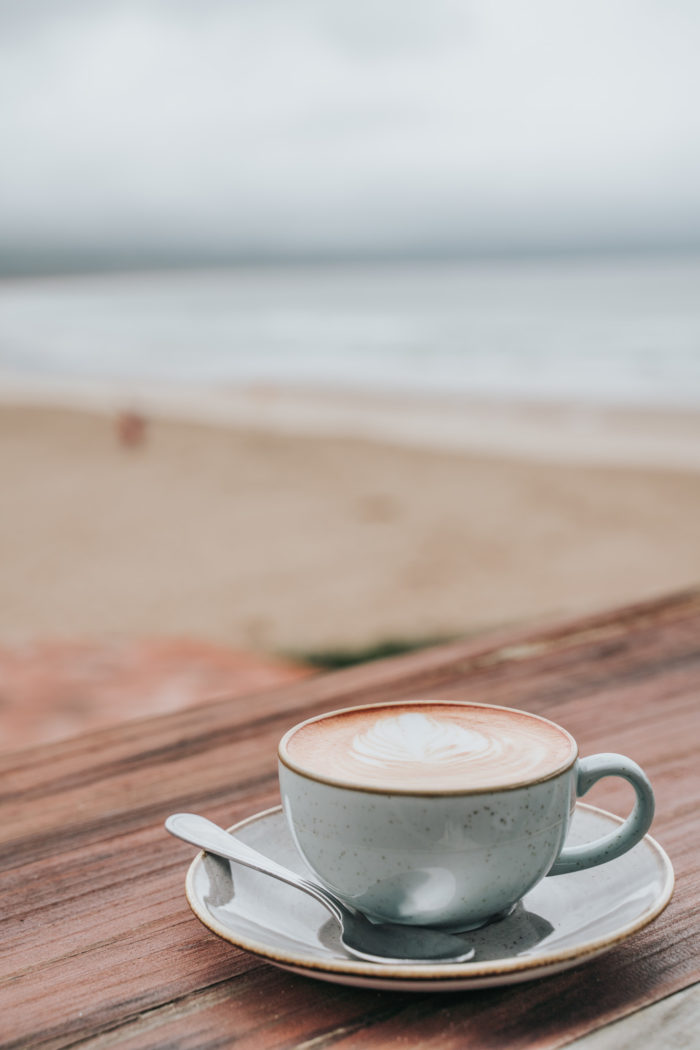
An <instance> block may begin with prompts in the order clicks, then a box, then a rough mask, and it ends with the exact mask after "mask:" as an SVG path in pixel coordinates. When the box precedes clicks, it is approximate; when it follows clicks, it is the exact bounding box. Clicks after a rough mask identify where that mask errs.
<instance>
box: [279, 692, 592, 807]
mask: <svg viewBox="0 0 700 1050" xmlns="http://www.w3.org/2000/svg"><path fill="white" fill-rule="evenodd" d="M427 704H429V705H430V706H431V707H476V708H479V709H480V710H488V711H511V712H513V714H517V715H524V716H525V717H526V718H532V719H534V720H535V721H537V722H543V723H545V724H546V725H550V726H553V727H554V728H555V729H557V730H559V732H560V733H562V734H563V735H564V736H565V737H566V738H567V739H568V740H569V743H570V745H571V752H570V757H569V758H568V759H567V761H566V762H563V763H562V764H561V765H559V766H557V767H556V769H553V770H551V771H550V772H549V773H545V774H543V775H542V776H539V777H532V778H530V779H527V780H518V781H515V782H514V783H512V784H496V785H494V786H491V787H483V788H479V787H471V788H420V789H416V788H411V787H393V786H392V787H387V786H386V785H385V786H383V787H376V786H373V785H371V784H355V783H353V782H352V781H350V780H343V779H342V777H327V776H320V775H319V774H318V773H313V772H312V771H311V770H309V769H305V768H304V766H302V765H299V764H298V763H297V762H295V761H294V759H293V758H292V757H291V756H290V754H289V753H288V750H287V742H288V741H289V740H290V739H291V737H292V736H294V734H295V733H296V732H297V731H298V730H299V729H302V728H303V727H304V726H307V725H309V724H310V723H312V722H323V721H324V720H325V719H327V718H335V717H336V716H337V715H345V714H351V713H352V712H354V711H371V710H372V708H377V709H379V708H382V709H384V708H390V707H424V706H425V705H427ZM578 753H579V752H578V744H577V743H576V741H575V740H574V738H573V737H572V735H571V733H569V732H568V731H567V730H566V729H564V728H563V726H560V725H559V723H558V722H553V721H552V720H551V719H550V718H545V717H544V716H543V715H536V714H533V713H532V712H531V711H522V710H521V709H520V708H517V707H505V706H503V705H501V704H479V703H473V702H471V701H468V700H390V701H388V702H387V703H384V702H381V701H379V702H376V703H374V704H355V705H353V706H352V707H341V708H338V710H336V711H324V712H323V714H320V715H314V716H313V717H312V718H305V719H304V721H303V722H298V723H297V724H296V725H295V726H292V728H291V729H288V730H287V732H286V733H285V734H284V736H283V737H282V739H281V740H280V742H279V745H278V748H277V756H278V758H279V761H280V762H281V763H282V765H283V766H286V767H287V769H290V770H291V771H292V772H293V773H298V774H299V776H302V777H306V779H307V780H314V781H316V782H317V783H319V784H329V785H330V786H331V787H338V788H345V789H346V790H348V791H362V792H367V793H369V794H373V795H412V796H414V797H415V798H440V797H444V796H446V795H484V794H492V793H494V792H496V791H517V790H518V789H519V788H526V787H532V786H533V785H534V784H543V783H545V782H546V781H547V780H553V779H554V778H555V777H558V776H561V774H562V773H565V772H566V771H567V770H568V769H570V768H571V767H572V766H573V764H574V763H575V762H576V760H577V758H578Z"/></svg>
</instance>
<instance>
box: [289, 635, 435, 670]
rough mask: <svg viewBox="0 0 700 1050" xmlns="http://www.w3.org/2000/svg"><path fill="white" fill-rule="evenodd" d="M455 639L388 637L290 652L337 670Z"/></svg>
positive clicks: (319, 667)
mask: <svg viewBox="0 0 700 1050" xmlns="http://www.w3.org/2000/svg"><path fill="white" fill-rule="evenodd" d="M451 641H454V636H446V635H440V636H438V637H429V638H388V639H386V640H384V641H381V642H374V643H373V644H371V645H365V646H361V647H359V648H357V649H341V648H338V649H311V650H306V651H304V650H302V651H298V652H294V653H288V654H287V655H288V656H291V658H292V659H294V660H297V661H300V662H301V663H305V664H309V665H310V666H311V667H317V668H318V669H319V670H322V671H337V670H339V669H340V668H342V667H354V666H356V665H357V664H366V663H369V662H370V661H372V660H383V659H385V657H388V656H401V655H402V654H403V653H414V652H418V651H419V650H420V649H429V648H430V647H431V646H433V645H441V644H444V643H445V642H451Z"/></svg>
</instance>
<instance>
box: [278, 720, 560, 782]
mask: <svg viewBox="0 0 700 1050" xmlns="http://www.w3.org/2000/svg"><path fill="white" fill-rule="evenodd" d="M283 745H284V746H286V748H287V751H288V754H289V757H290V758H291V759H292V761H293V762H295V763H298V764H299V765H300V766H301V767H302V768H303V769H305V770H307V771H308V772H309V773H310V774H311V775H312V776H318V777H321V778H322V779H327V780H329V781H331V782H334V783H339V784H351V785H352V784H356V785H357V786H358V787H369V788H374V789H376V790H381V789H382V788H393V789H398V790H401V791H411V790H417V791H445V790H447V791H455V790H460V789H464V790H474V789H480V788H492V787H507V786H509V785H514V784H521V783H526V782H528V781H530V780H536V779H538V778H540V777H547V776H551V775H553V774H554V773H556V772H557V771H558V770H560V769H562V768H565V767H566V766H567V765H570V763H571V762H572V761H573V760H574V758H575V756H576V749H575V745H574V743H573V741H572V740H571V737H569V735H568V733H566V732H565V731H564V730H562V729H561V728H560V727H559V726H556V725H554V724H553V723H552V722H548V721H547V720H546V719H542V718H538V717H537V716H535V715H529V714H527V713H525V712H521V711H512V710H510V709H508V708H499V707H489V706H487V705H479V704H458V703H444V704H439V703H429V702H425V703H420V702H414V703H406V704H388V705H384V706H378V707H376V708H372V707H368V708H354V709H353V710H350V711H340V712H336V713H333V714H330V715H327V716H322V717H321V718H319V719H312V720H310V721H309V722H306V723H303V724H302V725H301V726H298V727H297V728H296V729H295V730H294V731H293V733H292V734H291V735H290V736H288V738H286V741H285V742H283ZM283 760H284V756H283Z"/></svg>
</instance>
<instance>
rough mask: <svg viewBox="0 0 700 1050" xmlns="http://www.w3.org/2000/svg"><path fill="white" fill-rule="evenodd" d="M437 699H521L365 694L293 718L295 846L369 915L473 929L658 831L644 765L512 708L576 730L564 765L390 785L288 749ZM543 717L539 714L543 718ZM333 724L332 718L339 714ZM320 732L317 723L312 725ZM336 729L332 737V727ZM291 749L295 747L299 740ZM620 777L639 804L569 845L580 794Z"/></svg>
mask: <svg viewBox="0 0 700 1050" xmlns="http://www.w3.org/2000/svg"><path fill="white" fill-rule="evenodd" d="M428 707H429V709H430V712H431V717H432V716H433V715H436V717H438V719H439V718H441V717H444V719H445V721H446V722H447V723H448V724H449V723H450V722H451V716H454V718H457V717H459V718H461V719H462V720H464V718H465V717H466V716H467V715H468V714H469V713H470V712H469V710H468V709H472V710H473V711H474V713H475V714H477V713H478V717H479V718H481V719H482V720H483V719H484V718H488V716H489V712H490V711H493V712H494V717H498V713H499V712H503V711H504V710H505V711H511V710H512V709H503V708H494V707H492V706H491V705H485V704H462V703H458V702H447V703H434V702H432V701H425V702H423V701H415V702H412V703H409V704H407V703H398V704H376V705H366V706H364V707H362V708H349V709H345V710H343V711H334V712H329V713H328V714H325V715H321V716H318V717H317V718H314V719H308V720H307V721H305V722H302V723H300V724H299V725H298V726H294V727H293V728H292V729H290V730H289V732H287V733H286V734H285V736H284V737H283V738H282V740H281V742H280V745H279V779H280V790H281V795H282V804H283V807H284V812H285V815H286V818H287V822H288V824H289V827H290V830H291V833H292V836H293V838H294V842H295V845H296V847H297V849H298V850H299V852H300V853H301V855H302V857H303V858H304V859H305V861H306V863H307V864H308V865H309V867H310V868H311V870H312V871H313V872H314V874H315V875H316V876H317V878H319V879H320V880H321V882H322V883H323V884H324V885H325V886H326V887H327V888H328V889H329V890H330V891H331V892H332V893H334V894H335V895H336V896H337V897H339V898H340V899H341V900H342V901H343V902H344V903H345V904H347V905H349V906H350V907H355V908H358V909H359V910H360V911H362V912H364V913H365V914H366V915H368V916H369V917H370V918H372V919H375V920H377V921H384V922H404V923H410V924H424V925H432V926H444V927H448V928H451V929H460V930H466V929H470V928H471V929H473V928H476V927H478V926H481V925H483V924H484V923H486V922H490V921H491V920H493V919H495V918H498V917H500V916H501V915H504V914H507V913H508V912H509V911H510V909H511V908H512V907H513V906H514V905H515V904H516V903H517V902H518V901H519V900H520V899H521V898H522V897H523V896H524V895H525V894H526V893H527V892H528V891H529V890H531V889H532V888H533V886H535V885H536V884H537V883H538V882H540V880H541V879H543V878H544V877H545V876H546V875H559V874H564V873H566V872H571V871H576V870H579V869H582V868H588V867H593V866H595V865H597V864H602V863H604V862H605V861H608V860H613V859H614V858H615V857H618V856H620V854H622V853H624V852H626V851H627V850H629V849H631V848H632V846H634V845H635V844H636V843H637V842H638V841H639V840H640V839H641V838H642V836H643V835H644V834H645V833H646V831H647V830H648V828H649V826H650V824H651V821H652V818H653V813H654V796H653V793H652V789H651V786H650V784H649V781H648V780H647V778H646V776H645V774H644V773H643V772H642V770H641V769H640V768H639V766H638V765H637V764H636V763H635V762H633V761H632V760H631V759H628V758H625V757H624V756H622V755H615V754H600V755H593V756H591V757H589V758H583V759H580V758H579V757H578V748H577V746H576V743H575V741H574V740H573V738H572V737H571V736H569V734H568V733H566V730H564V729H562V728H561V727H560V726H555V725H554V723H551V722H549V721H548V720H547V719H542V718H540V717H539V716H537V715H531V714H529V713H527V712H516V711H512V714H513V715H514V716H518V718H522V719H526V720H528V721H527V724H528V725H531V726H532V729H533V731H535V732H536V731H537V728H538V726H537V723H540V724H541V725H542V727H543V731H545V730H546V732H551V730H552V729H556V730H558V731H559V733H560V734H563V735H564V737H565V738H567V739H568V742H569V746H568V748H566V755H565V757H563V756H562V754H561V753H559V754H558V760H559V761H558V765H557V766H556V768H553V769H549V770H547V771H546V772H540V774H539V775H538V776H536V777H533V778H531V779H525V780H523V781H518V782H515V783H508V784H505V785H501V786H497V787H493V786H488V787H483V788H481V787H478V786H474V785H473V784H472V785H471V786H470V787H469V788H468V789H466V790H465V789H463V788H461V787H460V786H459V785H458V784H456V785H453V786H451V787H445V786H444V785H443V786H440V787H433V788H430V787H425V786H421V787H416V785H415V783H413V784H412V783H411V782H410V780H409V779H408V778H407V780H406V781H405V782H400V783H395V784H393V785H392V786H391V787H389V788H387V787H376V786H372V785H371V784H370V783H366V782H360V779H359V778H356V779H355V782H350V781H348V780H347V779H345V780H344V779H342V778H341V777H338V778H337V779H336V777H334V776H333V775H332V774H331V775H328V774H327V773H324V775H323V776H319V775H318V774H317V773H315V772H313V771H312V770H311V769H310V768H305V766H304V764H303V763H301V762H300V760H299V756H298V754H295V755H291V754H290V741H291V740H292V738H293V736H294V735H295V734H296V733H297V732H298V731H299V730H301V729H302V728H303V727H305V726H309V725H310V724H311V723H315V724H318V728H319V729H320V731H321V732H322V733H323V732H325V729H324V727H323V726H322V725H320V723H322V722H323V721H325V720H330V719H332V718H336V717H337V716H339V715H346V714H349V713H354V712H366V713H367V715H373V714H374V713H375V712H376V717H377V719H378V720H379V719H386V718H387V717H391V716H392V714H394V713H395V712H396V711H397V709H398V710H399V711H400V712H402V713H404V712H407V711H410V712H420V711H422V710H424V709H426V708H428ZM533 720H534V721H533ZM329 725H330V722H329ZM314 731H315V732H316V730H314ZM329 739H330V738H329ZM292 750H293V747H292ZM605 776H620V777H623V778H624V779H625V780H628V781H629V783H630V784H631V785H632V787H633V788H634V790H635V794H636V801H635V806H634V809H633V811H632V813H631V814H630V816H629V817H628V818H627V820H626V821H625V822H624V824H622V825H621V826H620V827H619V828H618V829H617V830H616V831H614V832H612V833H611V834H609V835H607V836H605V837H604V838H602V839H599V840H598V841H596V842H593V843H590V844H587V845H585V846H577V847H565V845H564V842H565V839H566V834H567V830H568V827H569V821H570V818H571V814H572V812H573V809H574V805H575V802H576V799H577V797H580V796H581V795H584V794H585V793H586V791H588V789H589V788H590V787H591V786H592V785H593V784H594V783H595V782H596V781H597V780H599V779H600V778H601V777H605Z"/></svg>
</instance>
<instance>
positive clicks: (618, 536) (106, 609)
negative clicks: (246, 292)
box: [0, 391, 700, 653]
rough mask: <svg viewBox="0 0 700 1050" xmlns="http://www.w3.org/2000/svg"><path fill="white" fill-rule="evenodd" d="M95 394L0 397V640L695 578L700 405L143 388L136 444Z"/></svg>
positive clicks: (399, 616)
mask: <svg viewBox="0 0 700 1050" xmlns="http://www.w3.org/2000/svg"><path fill="white" fill-rule="evenodd" d="M108 400H109V399H107V400H104V401H103V402H102V403H97V402H95V401H94V400H93V405H92V407H90V406H89V405H88V404H87V403H85V404H83V405H80V404H79V405H78V407H73V408H71V407H68V406H66V405H62V404H59V403H55V404H50V403H48V402H47V400H46V398H44V401H43V403H35V404H33V405H31V404H21V403H18V402H17V401H15V403H11V402H10V401H6V403H5V404H4V405H2V407H0V478H1V479H2V490H3V508H4V509H3V514H2V515H1V516H0V545H1V548H2V551H3V559H2V572H1V575H0V640H2V641H3V642H17V641H22V640H24V639H27V638H34V637H94V636H99V635H105V634H109V635H118V636H125V637H135V636H139V635H149V636H154V635H162V636H173V635H186V636H189V637H193V638H199V639H207V640H212V641H216V642H221V643H224V644H227V645H231V646H234V647H245V648H250V649H254V650H258V651H260V652H267V653H299V652H305V651H308V650H318V649H324V648H328V647H340V648H353V647H362V646H366V645H371V644H373V643H376V642H378V641H382V640H386V639H404V640H410V639H415V640H419V639H422V638H425V637H442V636H454V635H465V634H468V633H472V632H477V631H482V630H485V629H488V628H490V627H493V626H496V625H501V624H505V623H513V622H517V621H522V620H530V619H533V618H547V617H550V616H561V615H569V614H578V613H582V612H585V611H589V610H594V609H597V608H601V607H603V606H607V605H610V604H614V603H621V602H626V601H631V600H636V599H642V598H645V597H650V596H653V595H656V594H660V593H662V592H664V591H668V590H672V589H675V588H682V587H685V586H688V585H691V584H694V583H697V582H698V580H700V544H698V534H699V532H700V416H694V415H693V414H692V413H684V414H682V415H681V414H678V413H673V414H672V413H663V412H657V413H643V412H640V411H634V412H632V411H629V412H623V411H621V410H617V411H616V410H612V409H610V410H605V411H601V410H597V411H596V412H593V411H589V410H586V411H583V410H570V409H569V410H567V409H565V408H563V407H562V408H560V409H556V408H549V409H548V410H547V411H544V412H543V411H538V410H537V409H535V408H532V407H523V406H507V405H499V406H488V405H480V406H479V405H474V406H471V408H469V409H468V408H467V407H465V406H464V405H462V406H459V405H456V404H453V405H451V406H449V405H446V406H445V407H444V408H441V407H440V406H438V405H436V404H429V403H425V404H420V405H418V404H415V403H414V404H412V405H411V404H407V403H404V402H402V401H401V400H400V399H399V400H396V401H395V402H394V403H393V406H392V404H389V403H388V402H384V403H382V402H381V399H379V400H378V399H376V398H375V399H371V398H370V399H367V398H360V397H359V396H358V397H355V398H349V399H348V398H341V399H338V400H337V401H336V404H335V410H334V406H333V401H332V399H329V397H324V396H323V395H319V394H316V395H314V394H312V393H308V392H307V393H304V394H303V395H302V394H300V393H297V394H295V395H288V396H284V395H280V394H279V393H274V392H270V391H257V392H254V393H253V394H250V395H249V396H248V397H247V399H241V398H239V399H238V402H237V401H236V398H235V397H230V398H228V400H223V399H222V400H221V403H220V405H219V408H218V410H217V408H216V399H213V400H210V401H209V402H208V404H209V408H210V412H209V416H208V418H206V419H204V418H202V419H200V421H197V419H196V416H197V406H196V401H190V405H191V406H192V405H194V408H192V411H190V412H189V414H188V413H187V412H185V411H184V410H181V411H179V412H178V411H176V410H175V407H174V405H173V404H172V403H171V404H167V403H165V402H162V403H161V409H160V410H158V408H157V406H156V405H155V404H148V403H147V402H146V401H145V400H142V402H141V403H140V404H139V409H140V411H141V412H143V413H144V414H145V415H146V417H147V422H146V428H145V432H144V434H143V435H142V437H143V440H142V441H141V442H140V443H139V442H138V440H137V442H136V443H135V444H133V445H129V444H128V442H127V443H126V444H125V443H124V441H123V440H120V438H119V433H118V428H117V425H116V422H115V407H116V402H115V404H110V403H108ZM236 405H237V406H238V407H237V408H236ZM314 406H315V409H314ZM200 407H201V406H200ZM181 408H182V406H181ZM324 420H325V423H324ZM431 420H432V424H431V423H430V421H431ZM353 430H354V433H355V435H356V436H350V435H351V434H352V433H353Z"/></svg>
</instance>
